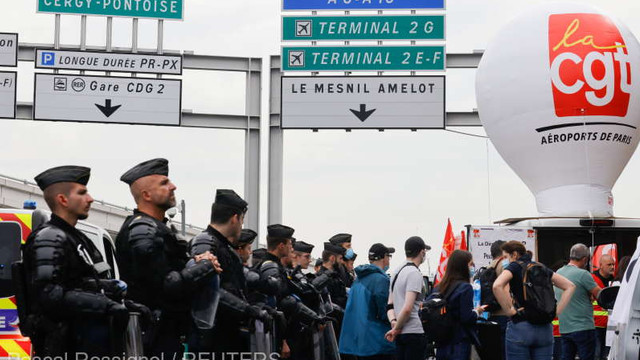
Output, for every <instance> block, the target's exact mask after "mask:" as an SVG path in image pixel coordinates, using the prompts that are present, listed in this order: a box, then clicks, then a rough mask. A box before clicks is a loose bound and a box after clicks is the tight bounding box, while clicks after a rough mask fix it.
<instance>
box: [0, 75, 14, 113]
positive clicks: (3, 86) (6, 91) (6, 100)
mask: <svg viewBox="0 0 640 360" xmlns="http://www.w3.org/2000/svg"><path fill="white" fill-rule="evenodd" d="M17 77H18V73H17V72H15V71H0V118H3V119H15V118H16V79H17Z"/></svg>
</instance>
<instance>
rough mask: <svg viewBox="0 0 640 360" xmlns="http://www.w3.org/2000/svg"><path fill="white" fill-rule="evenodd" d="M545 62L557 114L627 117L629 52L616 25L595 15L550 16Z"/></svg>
mask: <svg viewBox="0 0 640 360" xmlns="http://www.w3.org/2000/svg"><path fill="white" fill-rule="evenodd" d="M549 62H550V64H551V83H552V86H551V87H552V90H553V102H554V106H555V110H556V116H558V117H564V116H579V115H581V114H583V113H582V112H583V111H584V115H586V116H595V115H605V116H620V117H623V116H626V114H627V110H628V108H629V98H630V95H629V93H630V91H631V83H630V82H631V66H630V64H629V60H628V52H627V48H626V45H625V42H624V39H622V35H621V34H620V31H619V30H618V28H617V27H616V25H615V24H614V23H613V22H612V21H611V20H610V19H609V18H607V17H606V16H603V15H600V14H557V15H551V16H549Z"/></svg>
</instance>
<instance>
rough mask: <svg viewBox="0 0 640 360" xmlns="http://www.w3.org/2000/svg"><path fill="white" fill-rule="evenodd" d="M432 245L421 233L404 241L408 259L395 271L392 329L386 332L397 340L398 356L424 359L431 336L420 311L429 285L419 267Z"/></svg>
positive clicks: (389, 306)
mask: <svg viewBox="0 0 640 360" xmlns="http://www.w3.org/2000/svg"><path fill="white" fill-rule="evenodd" d="M429 249H430V247H429V246H428V245H427V244H425V243H424V240H422V238H420V237H418V236H412V237H410V238H409V239H407V241H405V243H404V252H405V255H406V256H407V262H406V263H404V264H403V265H402V266H401V267H399V268H398V269H397V270H396V271H394V272H393V275H392V276H391V287H390V291H389V301H388V303H387V318H388V319H389V322H390V323H391V330H389V331H388V332H387V333H386V334H385V338H386V339H387V340H388V341H395V342H396V354H397V360H414V359H415V360H424V355H425V350H426V346H427V340H426V338H425V336H424V330H423V328H422V322H421V321H420V317H419V315H418V311H419V308H420V303H421V302H422V299H423V298H424V295H425V292H426V289H425V286H424V282H423V280H422V273H421V272H420V269H419V268H418V267H419V266H420V265H421V264H422V263H423V262H424V259H425V257H426V253H427V250H429Z"/></svg>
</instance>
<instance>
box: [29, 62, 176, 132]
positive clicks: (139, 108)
mask: <svg viewBox="0 0 640 360" xmlns="http://www.w3.org/2000/svg"><path fill="white" fill-rule="evenodd" d="M35 82H36V85H35V94H34V100H33V104H34V106H33V118H34V119H36V120H62V121H83V122H84V121H86V122H107V123H124V124H149V125H176V126H177V125H180V115H181V106H182V105H181V92H182V82H181V80H175V79H147V78H129V77H108V76H86V75H62V74H36V76H35Z"/></svg>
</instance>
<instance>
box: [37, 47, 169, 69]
mask: <svg viewBox="0 0 640 360" xmlns="http://www.w3.org/2000/svg"><path fill="white" fill-rule="evenodd" d="M36 68H40V69H65V70H89V71H119V72H135V73H152V74H170V75H181V74H182V56H180V55H150V54H127V53H107V52H98V51H67V50H49V49H38V50H36Z"/></svg>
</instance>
